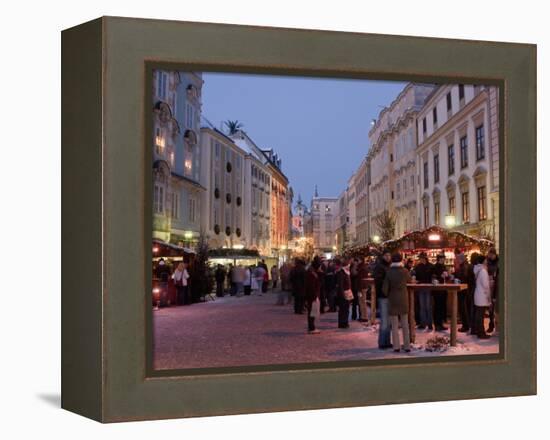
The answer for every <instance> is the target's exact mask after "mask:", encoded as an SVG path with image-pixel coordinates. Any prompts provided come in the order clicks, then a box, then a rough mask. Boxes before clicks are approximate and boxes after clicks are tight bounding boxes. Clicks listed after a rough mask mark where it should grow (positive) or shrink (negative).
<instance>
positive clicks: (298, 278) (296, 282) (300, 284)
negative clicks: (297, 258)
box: [290, 265, 306, 297]
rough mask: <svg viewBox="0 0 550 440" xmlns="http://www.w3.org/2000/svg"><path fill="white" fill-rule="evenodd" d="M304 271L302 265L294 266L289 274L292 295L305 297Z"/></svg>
mask: <svg viewBox="0 0 550 440" xmlns="http://www.w3.org/2000/svg"><path fill="white" fill-rule="evenodd" d="M305 283H306V269H305V268H304V266H302V265H296V266H295V267H294V268H293V269H292V271H291V272H290V284H291V285H292V293H293V294H294V295H297V296H300V297H303V296H304V295H305Z"/></svg>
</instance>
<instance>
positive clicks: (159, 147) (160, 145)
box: [155, 127, 165, 155]
mask: <svg viewBox="0 0 550 440" xmlns="http://www.w3.org/2000/svg"><path fill="white" fill-rule="evenodd" d="M164 146H165V142H164V136H163V135H162V130H161V129H160V127H157V128H156V129H155V151H156V152H157V154H159V155H162V154H164Z"/></svg>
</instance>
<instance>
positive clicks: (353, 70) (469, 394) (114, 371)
mask: <svg viewBox="0 0 550 440" xmlns="http://www.w3.org/2000/svg"><path fill="white" fill-rule="evenodd" d="M155 67H166V68H177V69H181V70H186V69H189V70H204V71H238V72H255V73H272V74H273V73H274V74H286V75H288V74H291V75H308V76H328V77H347V78H367V79H385V80H388V79H395V80H411V81H422V82H464V83H485V84H487V83H488V84H495V85H498V86H499V87H500V102H501V112H500V147H501V155H500V158H501V160H500V191H501V194H500V201H501V203H500V219H501V220H500V221H501V236H500V243H502V246H501V247H502V251H501V261H502V263H503V266H502V274H503V281H504V282H503V283H501V291H500V293H499V294H500V295H501V299H502V300H503V301H501V304H502V307H501V311H500V313H501V316H502V319H501V323H500V325H501V332H500V333H501V335H502V336H501V340H500V342H501V353H500V354H499V355H493V356H456V357H452V358H446V359H443V358H434V359H414V360H411V361H408V362H407V361H402V360H387V361H370V362H369V361H356V362H337V363H322V364H301V365H284V366H276V367H274V366H261V367H243V368H228V369H203V370H181V371H169V372H165V371H164V372H159V371H153V370H152V368H151V353H152V350H151V325H150V324H151V322H150V321H151V307H150V288H151V287H150V286H151V279H150V267H149V265H148V264H149V262H150V260H151V258H150V257H151V245H150V238H151V211H152V210H151V203H152V202H151V186H152V183H151V154H150V142H149V141H148V139H151V137H150V136H149V135H150V134H151V124H150V121H151V119H150V115H151V107H152V106H151V105H150V104H151V96H150V95H151V84H150V81H151V76H150V73H151V69H153V68H155ZM510 250H513V251H510ZM511 268H513V270H511ZM535 268H536V46H533V45H525V44H511V43H493V42H478V41H462V40H448V39H431V38H418V37H402V36H388V35H373V34H357V33H341V32H328V31H313V30H298V29H279V28H259V27H251V26H235V25H221V24H205V23H191V22H175V21H160V20H144V19H131V18H115V17H103V18H100V19H97V20H94V21H92V22H89V23H85V24H83V25H80V26H77V27H75V28H71V29H68V30H65V31H63V33H62V407H63V408H65V409H68V410H70V411H74V412H76V413H79V414H82V415H84V416H87V417H90V418H93V419H95V420H98V421H102V422H116V421H127V420H143V419H160V418H174V417H192V416H205V415H221V414H239V413H253V412H267V411H284V410H300V409H312V408H327V407H347V406H361V405H374V404H387V403H403V402H422V401H430V400H451V399H470V398H481V397H495V396H513V395H527V394H535V393H536V269H535ZM320 383H322V384H323V386H319V384H320Z"/></svg>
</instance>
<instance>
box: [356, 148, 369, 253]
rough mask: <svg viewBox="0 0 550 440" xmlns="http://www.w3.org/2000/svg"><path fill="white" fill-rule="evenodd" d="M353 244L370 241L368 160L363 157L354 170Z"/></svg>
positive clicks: (363, 243)
mask: <svg viewBox="0 0 550 440" xmlns="http://www.w3.org/2000/svg"><path fill="white" fill-rule="evenodd" d="M354 183H355V244H357V245H366V244H368V243H370V241H371V233H370V216H369V188H370V185H369V184H370V160H369V159H368V158H367V157H364V158H363V160H362V161H361V164H360V165H359V168H357V170H356V171H355V178H354Z"/></svg>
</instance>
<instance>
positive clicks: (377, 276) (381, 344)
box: [373, 250, 392, 350]
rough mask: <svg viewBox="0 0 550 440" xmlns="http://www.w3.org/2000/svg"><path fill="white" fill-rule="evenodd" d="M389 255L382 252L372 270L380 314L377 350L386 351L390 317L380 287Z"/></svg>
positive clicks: (388, 340)
mask: <svg viewBox="0 0 550 440" xmlns="http://www.w3.org/2000/svg"><path fill="white" fill-rule="evenodd" d="M390 263H391V253H390V251H389V250H384V251H383V252H382V255H381V256H380V257H379V258H378V261H377V262H376V265H375V266H374V269H373V278H374V288H375V289H376V303H377V304H378V311H379V313H380V328H379V331H378V348H380V349H383V350H385V349H387V348H391V347H392V345H391V329H390V315H389V314H388V298H387V297H386V296H385V295H384V292H383V291H382V287H383V286H384V279H385V278H386V272H387V271H388V268H389V267H390Z"/></svg>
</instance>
